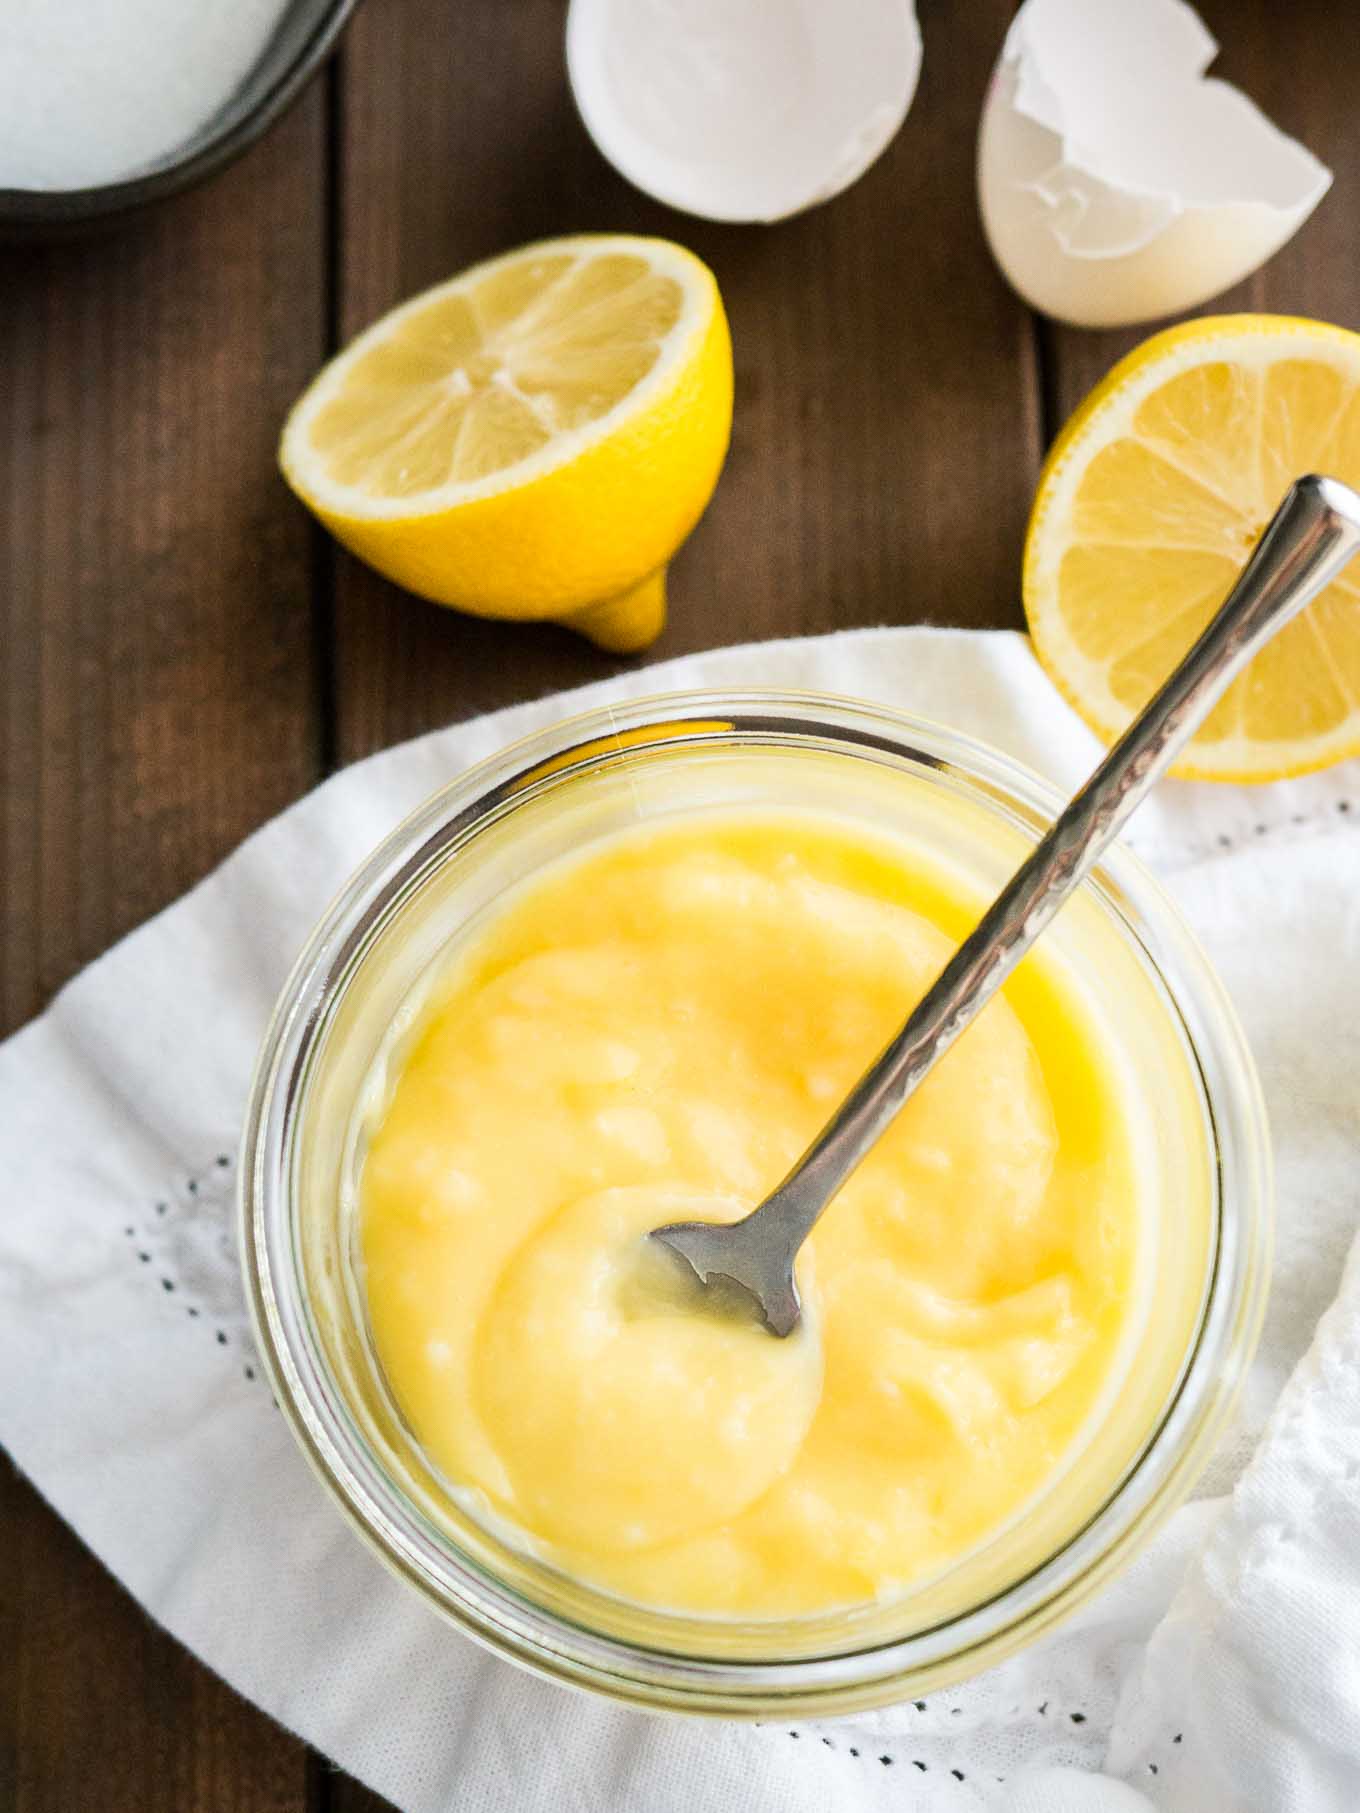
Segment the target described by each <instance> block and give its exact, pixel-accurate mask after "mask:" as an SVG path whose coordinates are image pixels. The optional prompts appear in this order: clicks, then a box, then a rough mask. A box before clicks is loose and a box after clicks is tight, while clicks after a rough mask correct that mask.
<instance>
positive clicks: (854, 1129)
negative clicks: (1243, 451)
mask: <svg viewBox="0 0 1360 1813" xmlns="http://www.w3.org/2000/svg"><path fill="white" fill-rule="evenodd" d="M1357 549H1360V496H1357V495H1356V493H1355V492H1354V491H1352V490H1350V489H1349V487H1348V486H1346V485H1343V484H1340V483H1339V482H1338V481H1337V480H1335V479H1330V478H1319V477H1309V478H1301V479H1299V480H1298V482H1297V483H1296V484H1294V485H1292V486H1291V487H1290V489H1289V491H1288V493H1287V495H1286V496H1285V499H1284V502H1283V503H1282V504H1281V505H1280V507H1279V509H1278V510H1277V511H1276V513H1275V515H1274V517H1273V518H1272V519H1271V521H1270V523H1269V525H1268V526H1267V528H1266V531H1265V533H1264V535H1262V537H1261V539H1260V541H1259V542H1258V543H1257V545H1256V548H1255V551H1254V552H1253V554H1252V556H1251V559H1250V560H1249V561H1248V562H1247V565H1246V567H1245V569H1244V570H1243V572H1242V574H1241V577H1240V578H1239V579H1238V581H1237V584H1236V585H1235V586H1234V587H1233V589H1232V591H1231V592H1230V593H1229V594H1228V597H1227V599H1226V600H1225V601H1224V603H1223V605H1222V607H1221V608H1220V609H1219V611H1218V613H1217V615H1216V616H1215V617H1214V619H1213V621H1212V622H1211V623H1210V624H1209V626H1208V628H1207V629H1206V630H1205V631H1204V633H1203V635H1202V636H1201V637H1200V638H1199V640H1198V641H1197V642H1196V643H1195V645H1194V647H1193V648H1192V649H1191V650H1190V652H1189V654H1187V655H1186V657H1185V659H1184V660H1183V661H1182V662H1181V664H1180V666H1179V667H1178V668H1177V669H1176V670H1175V672H1174V673H1173V674H1172V675H1171V677H1170V679H1168V680H1167V681H1166V683H1165V685H1163V687H1162V688H1161V690H1160V691H1159V692H1158V693H1157V694H1156V695H1155V697H1154V698H1153V699H1152V700H1151V702H1150V703H1149V704H1148V705H1147V707H1146V708H1145V709H1144V710H1143V711H1142V712H1141V713H1140V715H1139V716H1138V717H1137V718H1136V719H1135V721H1134V722H1133V724H1131V725H1130V727H1129V729H1128V730H1127V731H1126V732H1125V733H1124V735H1123V736H1122V737H1121V738H1120V740H1119V741H1118V742H1117V743H1116V744H1115V746H1114V748H1113V749H1111V751H1110V753H1109V754H1108V755H1107V756H1106V757H1105V760H1104V761H1103V762H1102V763H1101V764H1100V766H1099V767H1098V768H1097V769H1096V771H1095V773H1094V774H1093V775H1092V776H1091V778H1090V780H1089V781H1088V782H1087V783H1086V785H1085V786H1084V787H1083V788H1082V790H1081V792H1080V793H1078V794H1077V795H1076V797H1075V798H1074V799H1073V800H1072V802H1071V804H1070V805H1069V806H1068V807H1067V808H1066V810H1065V811H1064V812H1063V813H1062V815H1061V817H1059V818H1058V819H1056V820H1055V822H1054V824H1053V826H1052V828H1051V829H1050V830H1049V831H1048V833H1047V834H1046V835H1045V836H1044V838H1043V839H1042V841H1041V842H1040V843H1039V844H1037V845H1036V846H1035V849H1034V851H1033V852H1032V854H1031V855H1030V856H1029V857H1028V858H1027V859H1026V860H1025V862H1024V863H1022V865H1021V866H1020V868H1019V869H1017V871H1016V873H1015V874H1014V875H1013V876H1012V878H1011V880H1010V881H1009V882H1008V883H1007V885H1006V887H1005V888H1004V889H1003V890H1002V892H1001V893H1000V894H999V895H998V896H997V898H996V900H995V901H994V902H993V903H992V905H991V906H990V907H989V908H988V910H987V912H986V913H985V914H984V916H983V918H982V919H981V920H980V921H979V922H978V924H977V926H976V928H975V929H974V931H973V932H971V933H970V934H969V936H968V938H967V939H966V940H965V941H964V943H963V944H961V945H960V946H959V948H958V950H957V951H956V952H955V953H954V955H953V956H952V957H951V958H950V960H949V962H948V963H947V964H946V965H945V967H944V969H943V970H942V971H941V972H940V975H939V977H938V979H937V980H936V982H935V983H934V985H933V986H932V987H931V988H930V989H929V991H928V992H927V993H926V995H925V996H924V998H923V999H922V1000H921V1002H920V1004H919V1005H918V1006H917V1007H916V1009H915V1010H914V1012H913V1013H912V1015H911V1017H910V1018H909V1019H908V1020H907V1022H906V1024H905V1026H903V1028H902V1030H901V1032H899V1033H898V1034H897V1036H896V1038H894V1039H893V1040H892V1042H891V1043H890V1044H889V1045H888V1046H887V1047H886V1048H885V1049H884V1051H883V1052H882V1053H881V1054H880V1055H879V1056H878V1057H877V1058H876V1059H875V1060H874V1062H873V1063H872V1064H871V1065H870V1067H869V1068H868V1070H866V1071H865V1073H864V1075H863V1076H862V1077H861V1078H860V1080H859V1082H858V1083H857V1084H856V1085H855V1087H854V1089H853V1091H852V1092H851V1094H850V1095H849V1096H848V1097H847V1099H846V1100H845V1101H844V1102H843V1103H842V1105H841V1107H840V1108H839V1109H838V1110H837V1111H836V1113H835V1114H834V1115H833V1116H832V1118H831V1119H830V1120H829V1121H828V1122H827V1124H826V1126H825V1127H824V1128H823V1129H822V1131H821V1133H820V1134H819V1135H818V1136H817V1138H816V1139H815V1140H814V1141H813V1143H812V1145H811V1146H810V1147H809V1148H808V1150H807V1151H806V1152H805V1153H804V1155H803V1157H802V1158H801V1159H799V1161H798V1163H797V1164H796V1165H795V1166H794V1168H793V1169H792V1171H790V1172H789V1174H788V1176H787V1177H786V1178H785V1179H784V1181H783V1182H782V1183H781V1184H780V1185H779V1186H778V1188H777V1189H776V1190H775V1191H774V1192H773V1193H772V1194H771V1195H770V1196H769V1197H768V1198H767V1199H766V1201H765V1202H764V1203H762V1204H761V1206H760V1208H759V1209H757V1210H756V1211H755V1214H754V1215H753V1216H751V1217H749V1218H748V1219H749V1220H751V1221H754V1220H757V1219H758V1218H760V1217H761V1216H764V1215H767V1214H769V1213H770V1212H771V1211H774V1213H773V1214H772V1215H771V1219H772V1220H777V1221H778V1223H779V1226H780V1229H781V1233H783V1234H784V1235H785V1236H787V1235H789V1234H791V1233H793V1231H794V1230H795V1229H801V1232H800V1233H799V1234H798V1239H799V1240H800V1241H801V1239H802V1238H803V1237H804V1236H805V1235H806V1233H807V1232H808V1230H810V1229H811V1227H812V1226H813V1224H814V1223H815V1222H816V1220H817V1219H818V1217H819V1216H820V1214H821V1212H822V1210H823V1209H824V1208H825V1207H826V1205H827V1203H828V1202H829V1201H830V1199H831V1198H832V1197H833V1196H834V1195H835V1193H836V1192H837V1190H839V1189H840V1187H841V1185H842V1184H843V1183H844V1182H845V1180H846V1178H847V1177H848V1176H849V1175H850V1173H851V1172H852V1171H853V1170H854V1169H855V1167H856V1166H857V1165H858V1164H859V1162H860V1160H861V1159H862V1158H863V1157H864V1156H865V1155H866V1153H867V1152H868V1151H869V1149H870V1147H871V1146H872V1145H873V1144H874V1143H875V1141H876V1140H877V1139H878V1138H879V1136H880V1134H881V1133H882V1132H883V1130H884V1128H885V1127H886V1126H887V1125H888V1123H889V1122H890V1121H891V1120H892V1119H893V1117H894V1116H895V1115H896V1114H897V1112H898V1110H899V1109H900V1108H901V1107H902V1104H903V1103H904V1102H905V1101H906V1099H907V1097H908V1096H909V1095H910V1094H911V1092H912V1090H913V1089H915V1087H916V1085H917V1084H918V1083H919V1082H920V1081H921V1079H922V1077H924V1075H925V1074H926V1072H927V1071H928V1070H929V1069H930V1067H931V1066H932V1065H933V1064H934V1063H935V1061H936V1059H937V1058H939V1057H940V1056H941V1054H942V1053H943V1052H945V1051H946V1050H947V1049H948V1048H949V1046H950V1045H952V1044H953V1042H954V1040H955V1039H956V1038H958V1036H959V1034H960V1033H961V1032H962V1031H963V1030H964V1028H965V1027H966V1026H968V1025H969V1023H970V1022H971V1021H972V1020H973V1019H974V1018H976V1016H977V1014H978V1013H979V1012H980V1011H981V1010H982V1008H983V1006H984V1005H985V1004H986V1002H987V1001H989V1000H990V999H991V997H992V996H993V995H994V994H995V993H996V991H997V989H998V988H1000V987H1001V984H1002V983H1003V982H1004V981H1005V980H1006V977H1007V976H1008V975H1010V973H1011V971H1012V970H1013V969H1014V968H1015V966H1016V964H1017V963H1018V962H1019V961H1020V959H1021V958H1022V957H1023V956H1024V955H1025V952H1026V951H1028V950H1029V948H1030V946H1031V945H1032V944H1033V943H1034V941H1035V939H1036V938H1038V936H1039V935H1040V933H1041V932H1042V931H1043V930H1044V928H1045V926H1047V925H1048V923H1049V921H1050V920H1051V919H1052V918H1053V916H1054V914H1055V913H1056V912H1057V911H1058V909H1059V907H1061V906H1062V904H1063V902H1064V901H1065V900H1066V899H1067V897H1068V896H1069V895H1070V894H1071V893H1072V892H1073V890H1074V889H1075V888H1076V887H1077V885H1078V884H1079V883H1080V882H1081V881H1082V880H1083V878H1084V877H1085V876H1086V875H1087V874H1088V873H1089V872H1090V870H1091V869H1092V868H1093V867H1094V865H1095V864H1096V862H1097V861H1098V860H1099V858H1100V856H1101V855H1102V853H1103V852H1104V850H1105V849H1106V847H1107V846H1108V845H1109V844H1110V843H1111V841H1112V840H1113V839H1114V838H1115V837H1117V836H1118V835H1119V832H1120V830H1121V829H1122V827H1123V825H1124V823H1125V821H1126V820H1127V819H1128V818H1129V817H1130V815H1131V814H1132V813H1133V812H1135V811H1136V810H1137V808H1138V806H1139V805H1140V804H1141V802H1142V800H1143V799H1144V798H1145V796H1146V795H1147V793H1148V792H1149V791H1150V789H1151V788H1152V785H1153V783H1154V782H1155V781H1156V780H1158V778H1159V777H1160V776H1161V775H1162V774H1163V773H1165V771H1166V769H1167V767H1168V766H1169V765H1170V764H1171V762H1172V761H1174V760H1175V758H1176V756H1177V755H1178V754H1179V753H1180V751H1181V749H1182V748H1183V747H1184V746H1185V744H1186V743H1187V742H1188V741H1189V739H1190V737H1191V736H1192V735H1193V734H1194V732H1195V731H1196V730H1197V729H1198V727H1199V726H1200V724H1201V723H1203V721H1204V719H1205V718H1206V717H1207V715H1208V713H1209V711H1210V710H1211V709H1212V707H1213V705H1214V704H1215V702H1216V701H1217V700H1218V698H1219V697H1220V695H1221V694H1222V692H1223V691H1224V689H1225V687H1226V686H1227V685H1228V683H1229V682H1230V681H1231V680H1232V679H1233V678H1234V677H1235V676H1236V675H1237V674H1238V673H1239V672H1240V671H1241V669H1242V668H1243V667H1244V666H1245V665H1246V664H1247V662H1248V661H1249V660H1250V659H1251V657H1252V656H1253V655H1254V654H1255V653H1256V651H1257V649H1258V648H1260V647H1261V645H1262V644H1263V643H1264V642H1266V641H1267V640H1268V639H1269V638H1270V637H1271V636H1273V635H1274V634H1275V632H1276V631H1277V630H1279V629H1282V628H1283V626H1284V625H1285V624H1286V623H1288V621H1289V620H1290V618H1291V617H1293V616H1294V615H1295V614H1296V613H1297V612H1298V611H1301V610H1302V609H1303V607H1304V605H1306V604H1307V603H1308V602H1309V600H1310V599H1312V598H1315V597H1316V596H1317V594H1318V593H1319V592H1320V591H1321V590H1322V589H1323V587H1324V586H1326V585H1328V584H1330V582H1331V581H1332V580H1333V579H1334V578H1335V577H1336V575H1337V574H1338V573H1339V572H1340V571H1341V570H1342V568H1343V567H1344V566H1345V565H1346V563H1347V562H1348V561H1349V560H1350V558H1351V556H1352V555H1353V554H1354V553H1355V552H1356V551H1357ZM767 1225H768V1223H767Z"/></svg>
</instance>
